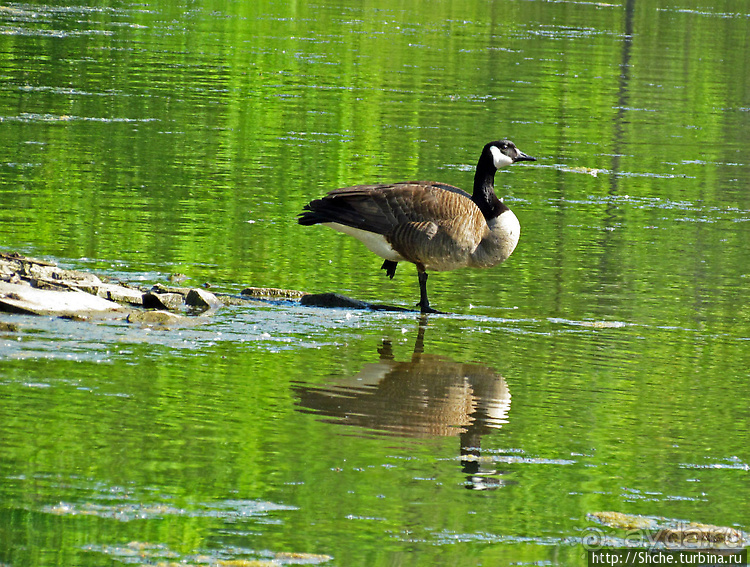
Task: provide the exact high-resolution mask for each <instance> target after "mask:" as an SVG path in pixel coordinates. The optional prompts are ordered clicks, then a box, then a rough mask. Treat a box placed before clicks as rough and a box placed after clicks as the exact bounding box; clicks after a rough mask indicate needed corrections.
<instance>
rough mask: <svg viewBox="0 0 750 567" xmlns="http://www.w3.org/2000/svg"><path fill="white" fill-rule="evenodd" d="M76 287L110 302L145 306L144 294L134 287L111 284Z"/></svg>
mask: <svg viewBox="0 0 750 567" xmlns="http://www.w3.org/2000/svg"><path fill="white" fill-rule="evenodd" d="M76 287H78V288H79V289H81V290H82V291H87V292H89V293H93V294H94V295H98V296H99V297H103V298H104V299H109V300H110V301H115V302H117V303H124V304H126V305H136V306H140V307H142V306H143V292H142V291H141V290H139V289H133V288H132V287H127V286H124V285H115V284H109V283H99V284H86V283H84V284H82V285H79V286H76Z"/></svg>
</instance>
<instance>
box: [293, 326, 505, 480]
mask: <svg viewBox="0 0 750 567" xmlns="http://www.w3.org/2000/svg"><path fill="white" fill-rule="evenodd" d="M425 329H426V325H425V324H424V323H423V324H421V325H420V326H419V332H418V335H417V341H416V343H415V345H414V353H413V355H412V357H411V360H409V361H405V362H399V361H397V360H395V358H394V355H393V350H392V346H391V343H390V341H389V340H387V339H384V340H383V344H382V346H381V347H380V348H379V349H378V353H379V354H380V360H379V361H378V362H375V363H370V364H366V365H365V366H364V367H363V368H362V370H361V371H360V372H359V373H357V374H356V375H354V376H353V377H351V378H348V379H345V380H338V381H336V382H335V383H332V384H324V385H311V384H306V383H297V384H296V385H294V386H293V388H294V391H295V393H296V395H297V396H298V397H299V401H298V402H297V405H298V406H299V407H300V408H301V409H300V411H302V412H305V413H313V414H315V415H318V416H324V417H325V421H328V422H329V423H335V424H340V425H348V426H356V427H362V428H366V429H370V430H374V431H378V432H382V433H386V434H389V435H396V436H403V437H436V436H444V437H447V436H458V437H459V438H460V442H461V463H462V469H463V471H464V472H465V473H466V474H467V476H468V482H467V485H466V486H467V488H470V489H475V490H480V489H492V488H498V487H499V486H502V485H503V484H507V481H504V480H502V479H501V478H500V475H501V474H502V473H501V472H499V471H497V470H495V469H494V468H489V469H487V468H485V467H492V465H493V463H492V462H491V461H487V460H485V459H482V458H481V455H480V451H481V446H480V441H481V438H482V436H484V435H486V434H488V433H490V432H491V431H493V430H497V429H500V428H501V427H502V426H503V425H504V424H506V423H508V412H509V410H510V391H509V390H508V385H507V384H506V382H505V380H504V379H503V377H502V376H500V375H499V374H498V373H497V372H495V371H494V370H492V369H491V368H488V367H487V366H483V365H480V364H470V363H461V362H456V361H454V360H452V359H450V358H448V357H445V356H437V355H430V354H425V353H424V335H425Z"/></svg>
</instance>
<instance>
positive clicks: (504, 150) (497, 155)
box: [482, 140, 536, 169]
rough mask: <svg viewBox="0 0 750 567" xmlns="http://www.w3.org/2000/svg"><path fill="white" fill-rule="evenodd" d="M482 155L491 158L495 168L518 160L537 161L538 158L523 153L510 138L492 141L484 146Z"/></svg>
mask: <svg viewBox="0 0 750 567" xmlns="http://www.w3.org/2000/svg"><path fill="white" fill-rule="evenodd" d="M482 157H486V158H489V159H490V160H491V161H492V164H493V165H494V166H495V169H500V168H501V167H505V166H506V165H510V164H512V163H516V162H517V161H536V158H533V157H531V156H529V155H526V154H525V153H523V152H522V151H521V150H519V149H518V148H517V147H516V145H515V144H514V143H513V142H511V141H510V140H498V141H496V142H490V143H489V144H487V145H486V146H484V149H483V150H482Z"/></svg>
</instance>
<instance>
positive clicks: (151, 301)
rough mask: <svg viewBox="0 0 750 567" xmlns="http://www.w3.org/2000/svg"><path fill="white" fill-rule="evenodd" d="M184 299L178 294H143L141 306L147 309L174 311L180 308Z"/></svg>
mask: <svg viewBox="0 0 750 567" xmlns="http://www.w3.org/2000/svg"><path fill="white" fill-rule="evenodd" d="M184 302H185V298H184V297H183V296H182V295H181V294H179V293H154V292H148V293H144V294H143V306H144V307H145V308H147V309H170V310H172V311H175V310H177V309H179V308H180V307H182V305H183V303H184Z"/></svg>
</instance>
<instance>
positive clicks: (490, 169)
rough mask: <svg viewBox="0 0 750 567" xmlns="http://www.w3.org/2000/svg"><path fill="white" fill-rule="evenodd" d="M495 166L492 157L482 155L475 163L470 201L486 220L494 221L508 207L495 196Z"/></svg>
mask: <svg viewBox="0 0 750 567" xmlns="http://www.w3.org/2000/svg"><path fill="white" fill-rule="evenodd" d="M496 171H497V168H495V164H494V162H493V160H492V157H491V156H489V155H487V154H486V153H482V156H481V157H480V158H479V162H478V163H477V170H476V172H475V173H474V194H473V195H472V196H471V200H472V201H474V204H476V206H477V207H479V210H480V211H482V215H484V218H485V219H486V220H488V221H489V220H490V219H494V218H497V217H499V216H500V214H501V213H503V212H504V211H505V210H507V208H508V207H506V206H505V205H504V204H503V202H502V201H501V200H500V199H498V197H497V195H496V194H495V172H496Z"/></svg>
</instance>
